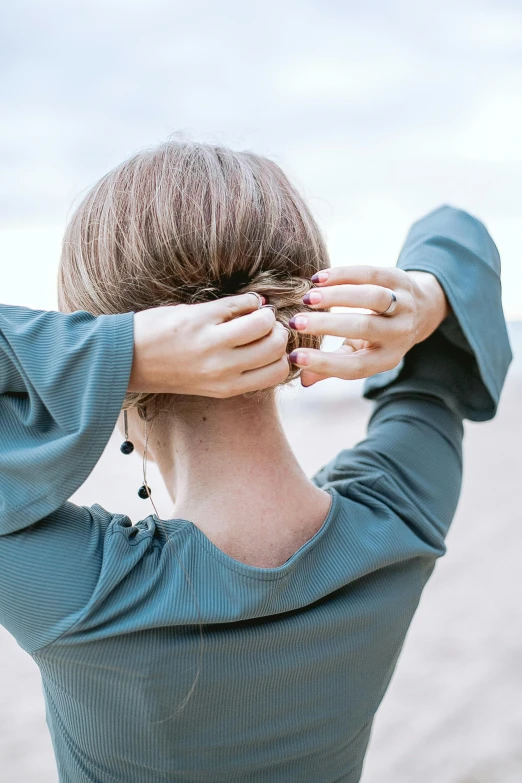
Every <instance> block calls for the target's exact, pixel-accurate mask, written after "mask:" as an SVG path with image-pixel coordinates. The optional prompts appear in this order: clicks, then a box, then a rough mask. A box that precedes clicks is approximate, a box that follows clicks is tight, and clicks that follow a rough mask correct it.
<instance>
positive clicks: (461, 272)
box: [0, 143, 511, 783]
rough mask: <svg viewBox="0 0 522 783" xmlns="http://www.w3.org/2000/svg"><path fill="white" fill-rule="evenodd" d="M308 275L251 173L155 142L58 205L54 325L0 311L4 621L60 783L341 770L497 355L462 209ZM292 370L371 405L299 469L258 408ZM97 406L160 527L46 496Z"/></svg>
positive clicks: (413, 598)
mask: <svg viewBox="0 0 522 783" xmlns="http://www.w3.org/2000/svg"><path fill="white" fill-rule="evenodd" d="M328 267H329V263H328V258H327V255H326V250H325V247H324V243H323V241H322V238H321V236H320V234H319V231H318V229H317V227H316V225H315V223H314V221H313V219H312V218H311V216H310V213H309V212H308V210H307V208H306V206H305V204H304V202H303V201H302V199H301V198H300V196H299V195H298V194H297V193H296V192H295V190H294V189H293V188H292V187H291V186H290V184H289V183H288V181H287V180H286V178H285V177H284V175H283V174H282V173H281V171H280V170H279V169H278V168H277V167H276V166H275V165H274V164H272V163H270V162H269V161H267V160H264V159H262V158H258V157H256V156H253V155H250V154H246V153H233V152H231V151H229V150H225V149H222V148H214V147H208V146H204V145H190V144H174V143H173V144H167V145H163V146H162V147H160V148H158V149H156V150H152V151H147V152H144V153H141V154H139V155H137V156H135V157H134V158H132V159H131V160H129V161H126V162H125V163H124V164H122V165H121V166H119V167H118V168H117V169H115V170H114V171H112V172H110V173H109V174H108V175H107V176H106V177H105V178H104V179H103V180H102V181H101V182H100V183H99V184H98V185H97V186H96V187H95V188H94V189H93V190H92V191H91V192H90V193H89V194H88V196H87V197H86V199H85V200H84V201H83V203H82V204H81V205H80V206H79V208H78V210H77V212H76V214H75V215H74V216H73V218H72V220H71V222H70V224H69V226H68V229H67V232H66V236H65V242H64V251H63V256H62V261H61V268H60V277H59V301H60V309H61V310H63V311H65V312H63V313H45V312H36V313H35V312H33V311H30V310H27V309H25V308H16V307H11V308H10V307H2V309H1V310H0V330H1V331H0V336H1V342H0V366H1V368H2V372H1V376H0V378H1V386H0V392H1V395H0V411H1V414H2V430H1V435H0V438H1V441H0V446H1V448H0V498H1V500H2V506H1V509H0V511H1V514H0V532H1V533H2V534H3V535H2V537H1V538H0V586H1V591H0V595H1V617H0V619H1V621H2V623H3V624H4V625H5V626H6V628H7V629H8V630H9V631H10V632H11V633H12V634H13V635H14V636H15V638H16V639H17V641H18V643H19V644H20V645H21V646H22V647H23V648H24V649H25V650H26V651H27V652H29V653H30V654H31V656H32V657H33V659H34V660H35V661H36V663H37V664H38V666H39V667H40V670H41V672H42V679H43V686H44V694H45V700H46V708H47V721H48V725H49V728H50V731H51V735H52V739H53V744H54V749H55V754H56V758H57V763H58V769H59V774H60V781H62V783H65V782H67V783H72V782H73V781H74V783H83V782H84V781H85V782H86V781H90V782H91V783H92V782H93V781H96V783H112V782H113V781H121V782H122V783H134V782H136V783H144V782H145V781H146V782H148V781H151V782H152V783H154V782H155V781H158V782H159V781H169V782H170V781H171V782H172V783H178V781H179V782H181V781H191V782H194V781H223V783H224V782H225V781H226V782H227V783H230V781H256V782H257V781H270V782H271V783H276V782H277V781H300V783H305V782H310V783H333V782H334V781H348V782H350V783H354V782H355V781H358V780H359V779H360V776H361V770H362V764H363V759H364V754H365V751H366V747H367V744H368V741H369V736H370V730H371V725H372V721H373V717H374V715H375V712H376V709H377V707H378V705H379V703H380V701H381V699H382V697H383V695H384V693H385V691H386V688H387V686H388V683H389V680H390V677H391V674H392V672H393V670H394V667H395V664H396V661H397V657H398V655H399V653H400V650H401V647H402V644H403V641H404V637H405V634H406V632H407V629H408V626H409V624H410V622H411V619H412V616H413V614H414V612H415V609H416V607H417V604H418V601H419V598H420V595H421V592H422V589H423V587H424V585H425V583H426V581H427V579H428V578H429V576H430V574H431V573H432V571H433V567H434V564H435V561H436V559H437V558H438V557H439V556H440V555H442V554H443V553H444V537H445V534H446V532H447V530H448V527H449V525H450V523H451V520H452V518H453V515H454V512H455V508H456V505H457V501H458V496H459V492H460V485H461V471H462V452H461V444H462V434H463V428H462V420H463V419H464V418H469V419H472V420H475V421H480V420H487V419H491V418H492V417H493V416H494V414H495V411H496V407H497V404H498V400H499V395H500V391H501V388H502V384H503V381H504V378H505V374H506V371H507V367H508V365H509V362H510V359H511V353H510V348H509V342H508V338H507V334H506V328H505V322H504V319H503V314H502V306H501V297H500V280H499V272H500V262H499V258H498V253H497V251H496V248H495V245H494V244H493V241H492V240H491V238H490V236H489V234H488V233H487V231H486V229H485V228H484V226H483V225H482V224H481V223H479V222H478V221H477V220H475V219H474V218H472V217H470V216H469V215H467V214H466V213H463V212H460V211H458V210H454V209H452V208H449V207H443V208H441V209H439V210H436V211H435V212H433V213H431V214H430V215H428V216H427V217H426V218H424V219H423V220H421V221H419V222H418V223H416V224H415V225H414V227H413V228H412V230H411V232H410V234H409V236H408V238H407V240H406V243H405V246H404V248H403V250H402V253H401V255H400V258H399V262H398V268H397V269H374V268H371V267H369V268H364V267H345V268H336V269H329V268H328ZM310 278H312V280H313V282H315V283H316V285H315V287H314V288H311V290H309V289H310V286H311V284H310V282H309V281H310ZM247 292H254V293H257V294H258V295H259V296H260V297H263V298H264V301H266V300H268V302H269V304H271V305H272V306H273V309H271V308H267V307H262V308H260V309H255V310H254V307H255V306H256V304H257V298H256V297H254V296H252V295H251V294H248V293H247ZM223 295H225V297H226V298H224V299H223V298H217V297H222V296H223ZM303 295H304V297H303ZM216 298H217V300H216ZM214 300H216V301H214ZM261 301H263V299H262V300H261ZM187 303H191V304H187ZM170 305H175V306H170ZM333 305H336V306H339V305H341V306H343V305H344V306H347V307H359V308H361V307H362V308H366V309H368V310H371V311H373V313H371V314H366V315H364V314H361V313H356V314H347V313H331V312H327V310H328V308H330V307H332V306H333ZM252 311H253V312H252ZM326 333H328V334H335V335H340V336H342V337H345V338H346V341H345V344H344V345H343V347H342V348H341V349H339V351H338V352H336V353H333V354H326V353H322V352H321V351H320V350H319V346H320V335H322V334H326ZM287 343H288V344H287ZM288 353H290V356H289V358H290V361H291V366H290V367H289V364H288ZM302 368H304V369H302ZM289 369H290V370H291V371H290V372H289ZM300 369H301V380H302V383H303V385H310V384H311V383H316V382H318V381H319V380H321V379H322V378H325V377H329V376H337V377H341V378H356V377H364V376H368V375H372V376H373V377H371V378H370V379H369V381H367V385H366V389H365V395H366V396H367V397H370V398H372V399H375V401H376V404H375V408H374V411H373V414H372V417H371V420H370V423H369V428H368V436H367V438H366V440H364V441H363V442H361V443H359V444H357V445H356V446H355V447H354V448H351V449H347V450H345V451H342V452H341V453H340V454H339V455H337V457H335V458H334V459H333V460H332V462H330V463H329V464H328V465H326V466H325V467H324V468H323V469H322V470H320V471H319V473H318V474H317V475H316V476H314V478H313V479H312V480H311V481H310V480H308V479H307V478H306V476H304V474H303V473H302V471H301V469H300V466H299V465H298V463H297V461H296V459H295V457H294V455H293V454H292V452H291V450H290V448H289V446H288V444H287V442H286V440H285V437H284V434H283V432H282V429H281V427H280V424H279V421H278V418H277V411H276V407H275V402H274V387H275V386H276V385H277V384H280V383H282V382H284V381H285V380H287V379H288V378H291V377H295V376H296V374H297V373H298V372H299V370H300ZM256 389H257V390H261V391H255V390H256ZM252 392H254V393H252ZM122 407H123V408H124V410H126V411H127V413H128V433H126V434H127V437H126V438H125V440H126V445H125V446H124V451H129V450H130V448H131V446H130V445H129V442H133V443H134V445H135V446H136V448H139V449H140V450H141V451H142V452H145V454H144V456H145V457H146V456H147V453H148V455H149V456H151V457H152V458H153V459H154V460H155V461H156V462H157V464H158V466H159V469H160V470H161V473H162V476H163V478H164V480H165V482H166V486H167V488H168V490H169V492H170V494H171V496H172V499H173V502H174V509H173V511H172V514H171V517H172V518H169V519H163V520H162V519H160V518H159V516H158V515H157V514H152V515H149V516H147V517H146V518H145V519H144V520H141V521H140V522H138V523H137V524H136V525H132V524H131V521H130V519H129V518H128V517H126V516H124V515H122V514H113V513H110V512H108V511H106V510H105V509H103V508H102V507H101V506H99V505H94V506H92V507H90V508H88V507H86V506H81V507H77V506H75V505H73V504H71V503H70V502H68V498H69V497H70V495H71V494H72V493H73V492H74V491H75V489H76V488H77V487H79V486H80V484H81V483H82V482H83V481H84V479H85V478H86V477H87V475H88V474H89V473H90V471H91V470H92V468H93V466H94V465H95V463H96V462H97V460H98V459H99V457H100V455H101V453H102V451H103V449H104V447H105V445H106V443H107V441H108V439H109V436H110V434H111V432H112V430H113V427H114V425H115V423H116V421H117V419H118V417H119V414H120V411H121V409H122ZM120 424H123V425H124V423H123V422H122V420H121V419H120ZM303 425H304V426H306V422H303ZM339 425H340V426H342V422H341V421H340V422H339ZM124 428H125V425H124ZM317 437H320V433H317V432H310V438H311V439H312V438H314V439H315V438H317ZM144 473H145V471H144ZM140 492H141V494H142V495H143V496H144V497H145V498H147V497H151V499H153V497H154V494H153V493H154V488H152V489H151V488H150V487H148V484H147V479H146V473H145V478H144V483H143V487H141V488H140ZM151 493H152V494H151Z"/></svg>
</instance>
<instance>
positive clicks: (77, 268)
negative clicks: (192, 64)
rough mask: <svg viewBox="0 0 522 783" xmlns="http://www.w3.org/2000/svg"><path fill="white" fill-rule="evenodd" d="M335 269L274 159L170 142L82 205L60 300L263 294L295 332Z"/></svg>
mask: <svg viewBox="0 0 522 783" xmlns="http://www.w3.org/2000/svg"><path fill="white" fill-rule="evenodd" d="M326 266H329V261H328V255H327V251H326V248H325V245H324V242H323V239H322V237H321V233H320V231H319V229H318V227H317V225H316V223H315V221H314V219H313V218H312V216H311V214H310V212H309V210H308V208H307V206H306V204H305V202H304V201H303V199H302V198H301V196H300V195H299V194H298V193H297V192H296V190H295V189H294V188H293V186H292V185H291V184H290V182H289V181H288V179H287V178H286V176H285V175H284V174H283V172H282V171H281V169H280V168H279V167H278V166H277V165H276V164H275V163H273V162H272V161H270V160H267V159H266V158H262V157H259V156H257V155H254V154H252V153H248V152H234V151H232V150H229V149H226V148H223V147H217V146H210V145H205V144H196V143H189V142H168V143H166V144H163V145H161V146H159V147H157V148H155V149H152V150H145V151H143V152H140V153H139V154H137V155H134V156H133V157H132V158H130V159H129V160H127V161H125V162H124V163H122V164H121V165H119V166H117V167H116V168H115V169H113V170H112V171H111V172H109V173H108V174H107V175H106V176H105V177H103V178H102V179H101V180H100V182H99V183H98V184H97V185H95V186H94V187H93V188H92V189H91V191H90V192H89V193H88V194H87V196H86V197H85V198H84V200H83V201H82V203H81V204H80V206H79V207H78V209H77V210H76V212H75V213H74V214H73V216H72V218H71V220H70V221H69V224H68V226H67V228H66V232H65V237H64V243H63V250H62V257H61V262H60V271H59V277H58V302H59V307H60V310H62V311H64V312H70V311H73V310H86V311H88V312H90V313H93V314H94V315H101V314H106V313H124V312H129V311H131V310H132V311H134V312H138V311H140V310H145V309H148V308H150V307H158V306H160V305H167V304H180V303H195V302H204V301H208V300H210V299H213V298H216V297H220V296H225V295H227V294H238V293H243V292H246V291H256V292H258V293H261V294H264V295H265V296H267V297H268V300H269V303H270V304H272V305H274V306H275V307H276V316H277V319H278V320H279V321H280V322H281V323H283V324H284V325H285V326H286V325H287V324H288V321H289V319H290V318H291V317H292V316H293V315H295V314H296V313H297V312H299V311H303V310H306V307H305V306H304V305H303V303H302V301H301V298H302V296H303V294H304V293H306V291H307V290H308V289H309V287H310V277H311V276H312V275H313V274H314V273H315V272H316V271H317V270H319V269H322V268H324V267H326ZM297 347H312V348H317V347H319V338H317V337H313V336H310V335H302V334H298V333H297V332H294V331H292V333H291V337H290V339H289V344H288V350H289V351H291V350H293V349H295V348H297ZM296 373H297V371H295V372H292V373H290V375H289V378H288V380H291V379H292V378H293V377H295V375H296ZM147 397H148V398H149V399H150V395H147ZM133 398H134V399H133V404H136V403H139V402H140V399H139V397H138V398H137V397H136V395H133ZM143 399H144V398H143V397H142V398H141V402H142V403H143ZM127 403H129V400H127Z"/></svg>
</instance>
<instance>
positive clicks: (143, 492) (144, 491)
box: [138, 408, 154, 505]
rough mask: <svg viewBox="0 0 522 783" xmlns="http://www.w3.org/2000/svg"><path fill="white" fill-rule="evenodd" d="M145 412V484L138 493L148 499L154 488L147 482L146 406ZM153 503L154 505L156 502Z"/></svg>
mask: <svg viewBox="0 0 522 783" xmlns="http://www.w3.org/2000/svg"><path fill="white" fill-rule="evenodd" d="M143 412H144V414H145V445H144V447H143V484H142V485H141V487H140V488H139V490H138V495H139V496H140V498H142V499H143V500H147V498H150V496H151V495H152V490H151V488H150V487H149V485H148V484H147V443H148V441H149V433H148V429H147V408H144V409H143ZM151 500H152V498H151ZM152 505H154V503H153V504H152Z"/></svg>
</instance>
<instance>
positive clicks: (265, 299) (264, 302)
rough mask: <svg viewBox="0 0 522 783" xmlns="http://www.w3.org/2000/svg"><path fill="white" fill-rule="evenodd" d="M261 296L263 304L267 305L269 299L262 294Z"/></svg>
mask: <svg viewBox="0 0 522 783" xmlns="http://www.w3.org/2000/svg"><path fill="white" fill-rule="evenodd" d="M259 296H260V297H261V303H262V304H264V305H266V303H267V302H268V299H267V298H266V297H265V296H263V295H262V294H259Z"/></svg>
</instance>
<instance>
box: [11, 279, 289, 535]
mask: <svg viewBox="0 0 522 783" xmlns="http://www.w3.org/2000/svg"><path fill="white" fill-rule="evenodd" d="M258 304H259V302H258V299H257V297H255V296H253V295H251V294H243V295H241V296H234V297H226V298H224V299H221V300H216V301H214V302H209V303H204V304H197V305H178V306H173V307H160V308H155V309H153V310H146V311H143V312H140V313H136V314H134V313H132V312H130V313H123V314H119V315H102V316H98V317H94V316H92V315H90V314H89V313H87V312H83V311H81V312H74V313H70V314H64V313H59V312H46V311H38V310H30V309H28V308H24V307H14V306H8V305H0V422H1V427H0V536H1V535H6V534H8V533H12V532H14V531H16V530H21V529H22V528H25V527H27V526H29V525H31V524H32V523H34V522H36V521H37V520H39V519H42V518H43V517H45V516H47V515H48V514H50V513H51V512H52V511H54V510H55V509H57V508H58V507H59V506H60V505H61V504H62V503H64V502H65V501H66V500H67V499H68V498H69V497H70V496H71V495H72V494H73V492H75V490H76V489H77V488H78V487H79V486H80V485H81V484H82V483H83V482H84V481H85V479H86V478H87V476H88V475H89V474H90V472H91V471H92V469H93V468H94V466H95V464H96V462H97V461H98V459H99V457H100V456H101V454H102V452H103V449H104V448H105V445H106V443H107V441H108V440H109V438H110V435H111V433H112V431H113V429H114V426H115V424H116V421H117V418H118V414H119V412H120V410H121V406H122V403H123V400H124V397H125V393H126V392H127V390H128V389H129V390H131V391H143V392H165V393H185V394H205V395H209V396H216V397H226V396H232V395H235V394H239V393H242V392H243V391H250V390H251V389H258V388H264V387H265V386H270V385H273V384H275V383H279V382H280V381H282V380H283V379H284V378H286V376H287V375H288V362H287V359H286V355H285V349H286V342H287V332H286V330H285V329H284V328H283V327H280V326H279V325H277V327H276V326H275V316H274V313H273V311H272V309H270V308H265V307H263V308H261V309H258ZM250 341H256V347H255V349H253V348H252V349H251V348H250V347H249V346H247V345H245V343H249V342H250Z"/></svg>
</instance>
